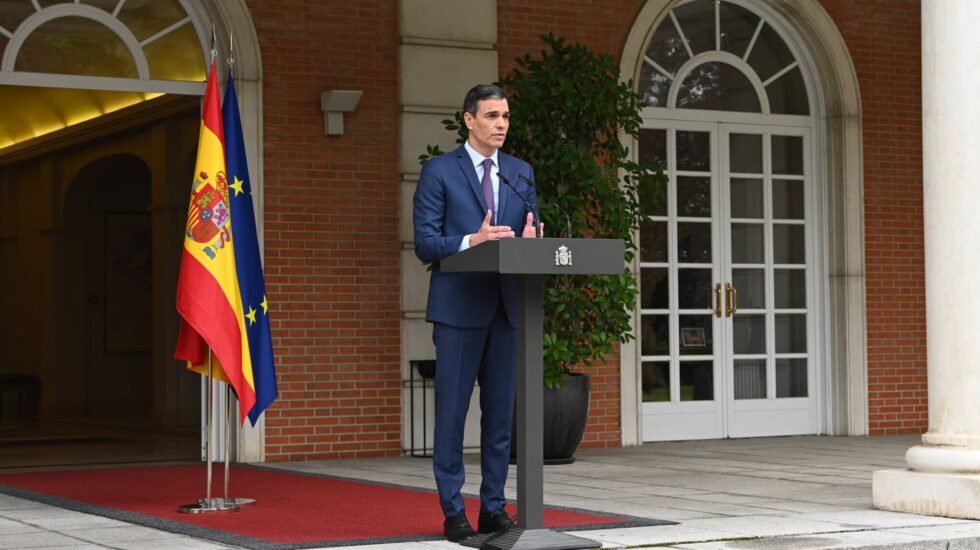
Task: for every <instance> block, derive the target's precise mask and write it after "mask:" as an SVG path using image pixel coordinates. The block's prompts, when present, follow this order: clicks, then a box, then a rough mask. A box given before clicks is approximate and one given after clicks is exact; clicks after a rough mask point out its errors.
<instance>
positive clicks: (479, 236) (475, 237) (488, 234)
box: [470, 210, 534, 246]
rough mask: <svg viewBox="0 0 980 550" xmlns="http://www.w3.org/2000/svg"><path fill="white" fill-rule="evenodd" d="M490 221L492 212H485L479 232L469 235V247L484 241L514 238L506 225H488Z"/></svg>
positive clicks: (511, 230) (512, 231) (512, 232)
mask: <svg viewBox="0 0 980 550" xmlns="http://www.w3.org/2000/svg"><path fill="white" fill-rule="evenodd" d="M491 219H493V212H492V211H490V210H487V215H486V216H485V217H484V218H483V225H481V226H480V231H478V232H477V233H473V234H472V235H470V246H476V245H478V244H480V243H482V242H484V241H496V240H499V239H512V238H514V230H513V229H511V228H510V227H509V226H506V225H490V220H491ZM531 231H532V232H533V231H534V230H533V229H532V230H531Z"/></svg>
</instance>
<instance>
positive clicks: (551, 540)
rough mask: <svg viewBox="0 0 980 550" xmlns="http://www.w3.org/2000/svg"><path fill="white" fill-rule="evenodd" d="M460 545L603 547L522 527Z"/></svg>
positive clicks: (548, 549) (510, 549)
mask: <svg viewBox="0 0 980 550" xmlns="http://www.w3.org/2000/svg"><path fill="white" fill-rule="evenodd" d="M460 544H462V545H463V546H469V547H470V548H480V549H481V550H579V549H580V548H601V547H602V545H601V544H599V543H598V542H595V541H593V540H589V539H583V538H581V537H573V536H572V535H567V534H565V533H559V532H557V531H551V530H549V529H530V530H525V529H521V528H520V527H512V528H511V529H509V530H508V531H507V532H505V533H492V534H488V535H477V536H475V537H470V538H468V539H466V540H464V541H463V542H461V543H460Z"/></svg>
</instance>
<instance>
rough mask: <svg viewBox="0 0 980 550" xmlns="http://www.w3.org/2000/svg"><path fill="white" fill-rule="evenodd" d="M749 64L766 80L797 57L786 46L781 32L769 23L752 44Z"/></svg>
mask: <svg viewBox="0 0 980 550" xmlns="http://www.w3.org/2000/svg"><path fill="white" fill-rule="evenodd" d="M748 61H749V65H751V66H752V68H753V69H755V72H756V73H758V74H759V78H760V79H761V80H762V81H763V82H765V81H766V80H769V77H770V76H772V75H774V74H776V73H778V72H779V71H781V70H782V69H784V68H786V67H787V66H789V65H791V64H792V63H793V62H794V61H796V59H795V58H794V57H793V53H792V52H790V51H789V48H787V47H786V43H785V42H783V39H782V37H780V36H779V33H777V32H776V30H775V29H773V28H772V27H770V26H769V25H763V27H762V31H761V32H759V38H757V39H756V41H755V44H754V45H753V46H752V53H751V54H749V59H748Z"/></svg>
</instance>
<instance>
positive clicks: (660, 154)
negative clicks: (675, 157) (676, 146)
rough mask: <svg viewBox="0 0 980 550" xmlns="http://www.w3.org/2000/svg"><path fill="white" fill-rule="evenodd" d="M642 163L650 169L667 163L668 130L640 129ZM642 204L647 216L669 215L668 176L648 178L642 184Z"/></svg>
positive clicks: (661, 166) (659, 167) (662, 166)
mask: <svg viewBox="0 0 980 550" xmlns="http://www.w3.org/2000/svg"><path fill="white" fill-rule="evenodd" d="M639 154H640V165H641V166H643V167H644V168H647V169H649V170H657V169H663V168H664V167H665V166H666V165H667V130H651V129H642V130H640V145H639ZM639 193H640V206H641V208H642V210H643V215H645V216H666V215H667V178H666V177H662V178H647V179H644V180H643V181H642V182H641V184H640V190H639Z"/></svg>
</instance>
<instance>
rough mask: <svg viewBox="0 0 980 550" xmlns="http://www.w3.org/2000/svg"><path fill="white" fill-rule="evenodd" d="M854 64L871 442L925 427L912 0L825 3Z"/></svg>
mask: <svg viewBox="0 0 980 550" xmlns="http://www.w3.org/2000/svg"><path fill="white" fill-rule="evenodd" d="M822 3H823V5H824V6H825V8H826V9H827V12H828V13H830V15H831V17H833V19H834V21H835V22H836V23H837V26H838V28H839V29H840V32H841V34H842V35H843V37H844V40H845V41H846V42H847V47H848V49H849V50H850V52H851V57H852V58H853V60H854V66H855V68H856V71H857V76H858V81H859V83H860V87H861V106H862V110H863V132H864V151H863V155H864V216H865V219H864V226H865V269H866V275H867V285H866V290H867V305H868V316H867V321H868V406H869V415H868V416H869V427H870V430H871V434H872V435H885V434H897V433H921V432H924V431H925V430H926V429H927V428H928V420H929V419H928V404H927V397H928V391H927V388H926V319H925V245H924V237H923V221H922V88H921V86H922V83H921V71H920V69H921V56H920V33H919V31H920V25H919V23H920V17H921V13H920V9H921V8H920V2H919V1H918V0H901V1H897V0H863V1H861V2H853V1H850V0H824V1H823V2H822Z"/></svg>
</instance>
